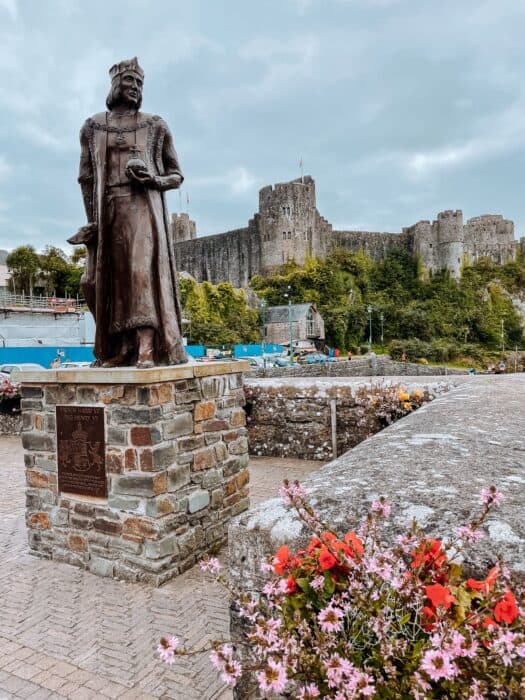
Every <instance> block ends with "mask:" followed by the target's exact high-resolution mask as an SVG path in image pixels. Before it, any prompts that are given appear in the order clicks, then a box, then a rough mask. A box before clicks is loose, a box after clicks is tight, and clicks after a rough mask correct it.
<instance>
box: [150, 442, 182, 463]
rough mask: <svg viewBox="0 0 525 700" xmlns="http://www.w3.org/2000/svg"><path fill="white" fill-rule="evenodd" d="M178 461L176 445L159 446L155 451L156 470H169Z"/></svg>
mask: <svg viewBox="0 0 525 700" xmlns="http://www.w3.org/2000/svg"><path fill="white" fill-rule="evenodd" d="M176 459H177V445H176V444H171V445H163V446H158V447H155V448H154V450H153V466H154V468H155V469H167V468H168V467H171V466H172V465H173V464H174V463H175V461H176Z"/></svg>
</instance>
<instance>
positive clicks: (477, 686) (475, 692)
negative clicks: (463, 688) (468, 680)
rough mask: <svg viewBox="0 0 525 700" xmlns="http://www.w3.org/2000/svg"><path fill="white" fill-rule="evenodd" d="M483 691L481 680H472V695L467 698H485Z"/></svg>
mask: <svg viewBox="0 0 525 700" xmlns="http://www.w3.org/2000/svg"><path fill="white" fill-rule="evenodd" d="M481 691H482V687H481V683H480V681H472V685H471V687H470V695H469V696H468V698H467V700H485V696H484V695H483V693H482V692H481Z"/></svg>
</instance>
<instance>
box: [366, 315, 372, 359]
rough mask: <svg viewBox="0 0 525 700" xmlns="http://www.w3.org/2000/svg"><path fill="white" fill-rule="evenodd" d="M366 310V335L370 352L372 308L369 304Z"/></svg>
mask: <svg viewBox="0 0 525 700" xmlns="http://www.w3.org/2000/svg"><path fill="white" fill-rule="evenodd" d="M366 310H367V311H368V328H369V334H368V345H369V346H370V352H372V311H373V309H372V306H371V304H368V306H367V307H366Z"/></svg>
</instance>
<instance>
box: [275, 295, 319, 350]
mask: <svg viewBox="0 0 525 700" xmlns="http://www.w3.org/2000/svg"><path fill="white" fill-rule="evenodd" d="M290 316H291V319H290ZM290 321H291V323H290ZM290 325H291V330H292V339H293V345H294V347H297V348H300V347H306V346H311V345H318V344H319V343H321V342H322V341H324V337H325V336H324V321H323V317H322V316H321V314H320V313H319V311H318V310H317V308H316V306H315V304H291V305H288V304H285V305H283V306H269V307H268V308H267V309H266V312H265V322H264V327H263V334H264V342H265V343H275V344H276V345H289V343H290Z"/></svg>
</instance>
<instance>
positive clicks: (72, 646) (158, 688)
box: [0, 436, 319, 700]
mask: <svg viewBox="0 0 525 700" xmlns="http://www.w3.org/2000/svg"><path fill="white" fill-rule="evenodd" d="M318 466H319V462H304V461H302V460H290V459H287V460H283V459H276V458H257V459H253V460H252V463H251V478H252V502H253V503H254V504H255V503H258V502H260V501H262V500H264V499H266V498H269V497H271V496H272V495H274V494H275V493H276V491H277V489H278V487H279V485H280V483H281V481H282V479H283V478H284V477H285V476H287V477H288V478H290V479H295V478H299V479H301V478H303V477H304V476H305V475H306V474H308V473H310V472H311V471H312V470H313V469H316V468H317V467H318ZM0 473H1V474H2V477H3V478H2V484H1V488H0V699H1V700H4V698H6V699H7V698H31V700H41V699H42V700H43V699H44V698H52V699H58V698H73V699H74V700H91V699H98V698H123V699H124V698H125V699H127V700H131V699H138V698H140V699H144V700H149V699H151V700H152V699H153V698H176V699H177V700H212V699H214V698H217V699H219V698H220V700H225V699H226V698H230V697H231V694H230V693H229V692H228V691H225V690H224V687H223V686H222V685H221V682H220V680H219V679H218V677H217V675H216V674H215V672H214V671H213V669H212V668H211V665H210V662H209V661H208V658H207V654H203V655H202V656H199V657H190V658H187V659H180V661H179V663H177V664H176V665H175V666H173V667H168V666H166V665H165V664H162V663H161V662H160V661H159V660H158V659H157V658H156V657H155V653H154V650H155V648H156V646H157V643H158V640H159V639H160V637H161V636H162V635H163V634H169V633H172V634H175V635H177V636H179V637H181V638H182V639H184V640H185V641H186V642H187V643H189V645H192V646H193V645H204V644H206V642H207V641H208V640H210V639H214V638H220V637H224V636H225V635H227V634H228V625H229V620H228V601H227V598H226V597H225V595H224V591H223V590H222V589H221V588H220V587H219V586H217V585H216V584H214V583H210V582H209V580H207V579H205V578H204V576H203V575H202V574H201V573H200V570H199V569H198V567H194V568H193V569H191V570H190V571H188V572H186V573H185V574H183V575H182V576H180V577H178V578H177V579H175V580H174V581H171V582H170V583H168V584H166V585H165V586H163V587H162V588H157V589H155V588H150V587H148V586H145V585H141V584H127V583H121V582H119V581H114V580H108V579H102V578H98V577H97V576H94V575H93V574H90V573H88V572H85V571H82V570H81V569H77V568H75V567H72V566H68V565H67V564H61V563H55V562H50V561H46V560H40V559H37V558H35V557H34V556H31V555H30V554H28V551H27V547H26V532H25V524H24V505H25V504H24V465H23V455H22V449H21V446H20V441H19V439H18V438H14V437H5V436H2V437H0Z"/></svg>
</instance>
